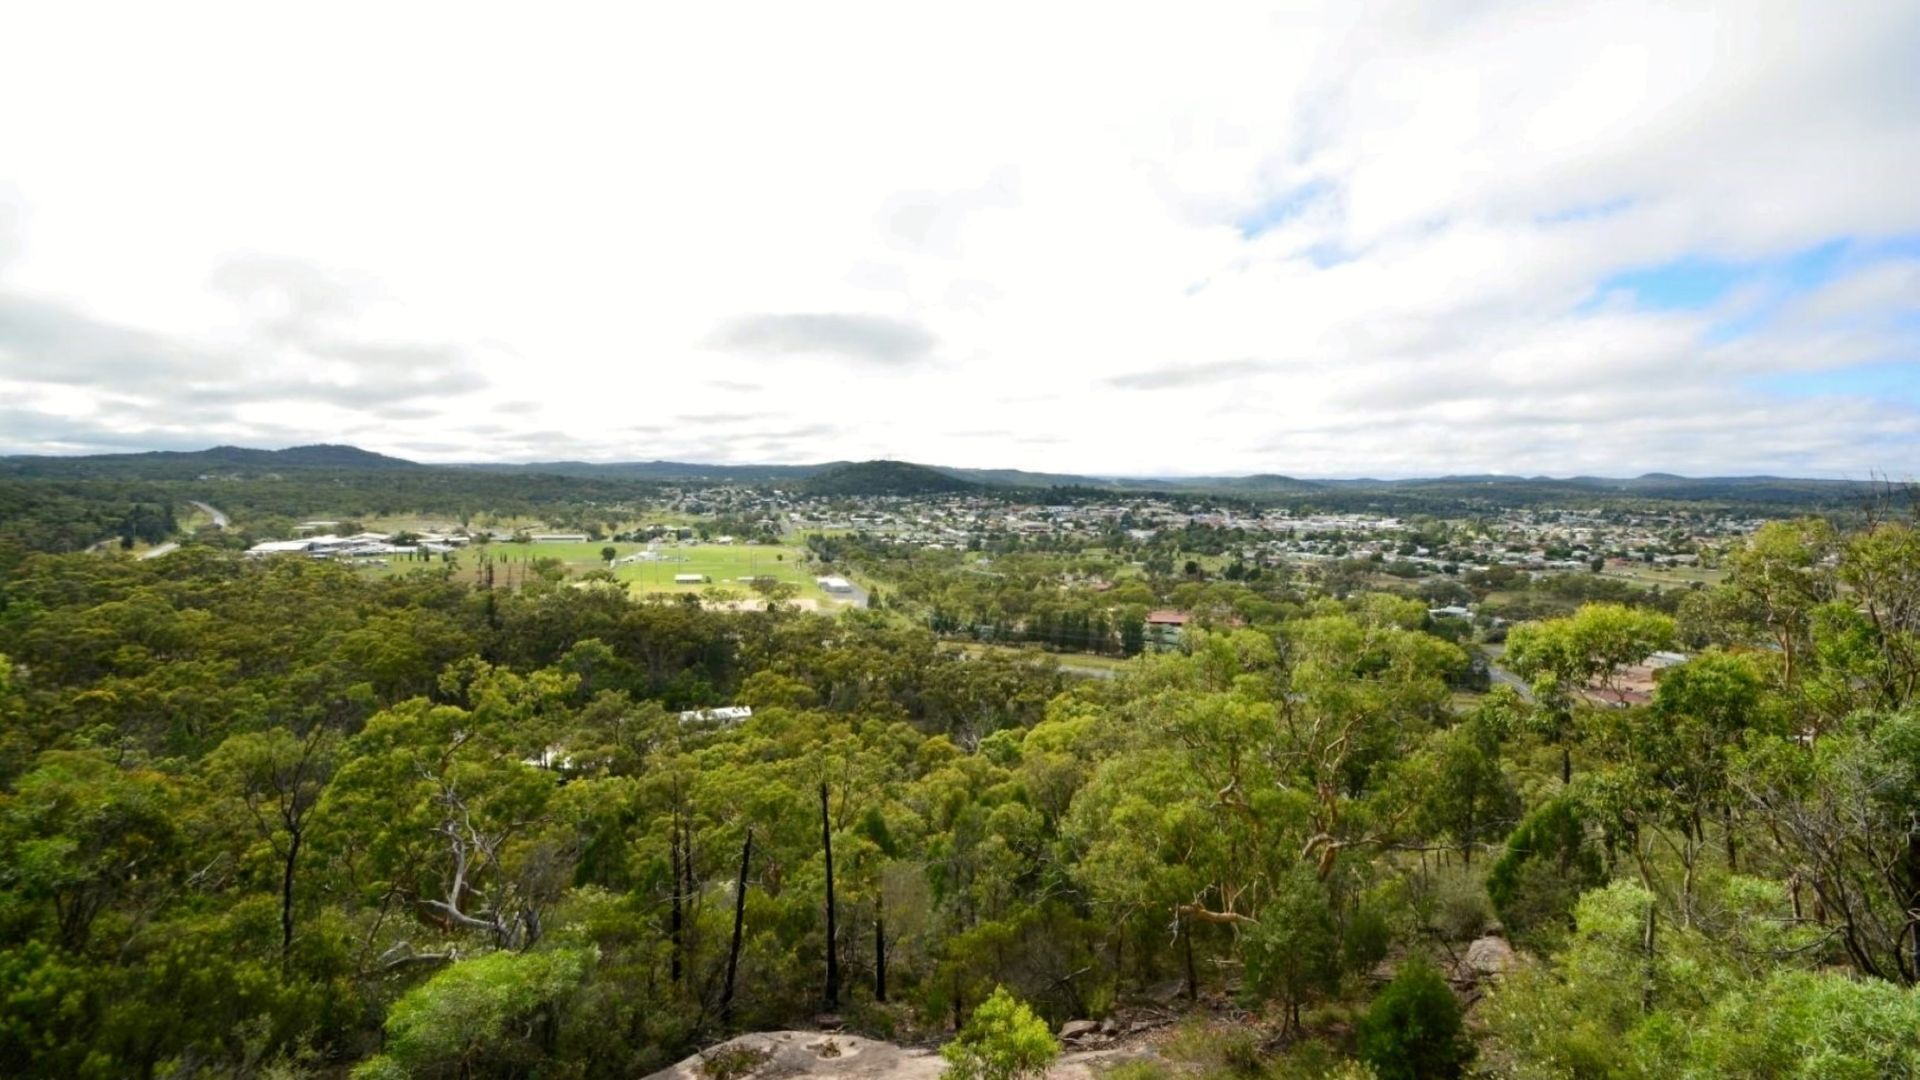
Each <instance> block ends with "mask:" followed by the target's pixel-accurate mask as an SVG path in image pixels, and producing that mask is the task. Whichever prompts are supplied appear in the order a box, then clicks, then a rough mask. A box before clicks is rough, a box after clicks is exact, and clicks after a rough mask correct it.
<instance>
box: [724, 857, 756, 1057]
mask: <svg viewBox="0 0 1920 1080" xmlns="http://www.w3.org/2000/svg"><path fill="white" fill-rule="evenodd" d="M752 859H753V826H751V825H749V826H747V839H746V841H745V842H744V843H742V844H741V845H740V877H739V878H738V879H737V880H736V881H735V882H734V886H733V944H732V945H730V946H728V948H727V987H726V989H725V990H724V991H722V992H721V994H720V1023H721V1024H723V1025H725V1024H729V1023H732V1022H733V973H734V972H735V971H736V970H738V969H739V967H740V928H741V926H742V925H743V924H744V923H745V922H746V918H747V865H748V863H749V862H751V861H752Z"/></svg>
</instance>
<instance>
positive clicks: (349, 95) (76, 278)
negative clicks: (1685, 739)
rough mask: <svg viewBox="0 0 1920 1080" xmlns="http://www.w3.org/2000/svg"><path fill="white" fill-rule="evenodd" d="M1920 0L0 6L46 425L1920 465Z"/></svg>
mask: <svg viewBox="0 0 1920 1080" xmlns="http://www.w3.org/2000/svg"><path fill="white" fill-rule="evenodd" d="M1916 58H1920V4H1916V3H1914V2H1913V0H1889V2H1884V3H1876V2H1870V0H1858V2H1856V0H1825V2H1820V3H1807V4H1799V5H1795V4H1777V3H1764V2H1758V0H1738V2H1734V3H1727V4H1722V5H1714V4H1705V3H1700V4H1695V3H1688V4H1678V3H1667V4H1658V5H1640V4H1634V3H1623V2H1619V0H1609V2H1606V3H1598V4H1592V5H1583V4H1573V3H1562V2H1555V3H1550V4H1540V3H1533V2H1527V3H1513V4H1499V3H1429V4H1363V3H1353V2H1348V0H1336V2H1332V3H1328V4H1326V5H1324V7H1321V8H1317V9H1316V8H1315V7H1314V6H1312V5H1304V4H1289V5H1285V7H1284V10H1281V9H1277V8H1274V7H1271V6H1234V5H1210V4H1154V5H1142V6H1140V7H1137V8H1136V7H1132V6H1128V5H1121V4H1115V3H1111V2H1103V3H1098V4H1088V5H1075V4H1064V3H1031V2H1027V3H1018V4H1008V5H995V4H985V3H979V2H973V3H965V4H940V5H933V4H917V3H904V4H903V3H898V2H888V3H880V4H874V5H872V6H856V5H852V4H843V3H809V4H795V3H790V2H789V3H779V4H770V5H766V6H764V7H762V6H753V5H740V4H635V3H620V4H606V5H573V4H526V3H518V4H512V5H501V6H493V5H486V4H477V3H473V2H470V0H468V2H462V3H457V4H448V5H444V6H442V5H431V4H424V3H404V4H393V3H380V4H364V5H363V4H352V3H344V4H343V3H329V4H304V5H290V4H262V3H258V2H247V3H239V4H234V5H232V6H225V7H221V6H211V5H204V4H196V3H164V4H155V3H139V4H130V5H127V6H125V7H118V6H103V5H95V4H90V3H67V2H63V3H41V4H16V5H10V6H9V7H8V9H7V11H6V13H5V15H4V16H0V452H43V453H76V452H89V451H97V450H106V449H129V448H131V449H187V448H200V447H205V446H208V445H211V444H214V443H221V442H227V443H238V444H243V445H252V446H286V445H293V444H298V443H305V442H315V441H327V442H350V443H354V444H357V445H360V446H364V447H368V448H370V449H376V450H380V451H385V452H388V453H393V454H399V455H403V456H407V457H412V458H415V459H418V460H427V461H454V460H477V459H491V460H552V459H562V458H580V459H589V460H634V459H653V458H674V459H682V460H696V461H715V462H807V461H820V460H830V459H839V458H853V459H858V458H868V457H877V456H887V457H897V458H905V459H909V460H916V461H925V462H935V463H941V464H952V465H974V466H999V467H1020V468H1030V469H1045V470H1071V471H1078V472H1087V473H1100V474H1127V473H1131V474H1149V473H1157V474H1181V473H1186V474H1192V473H1246V472H1278V473H1288V474H1294V475H1304V476H1355V475H1377V476H1405V475H1432V474H1438V473H1446V472H1479V471H1495V472H1509V473H1523V474H1533V473H1554V474H1568V473H1606V474H1632V473H1638V472H1642V471H1647V470H1668V471H1677V472H1687V473H1693V474H1707V473H1722V474H1724V473H1735V472H1754V471H1768V472H1778V473H1788V474H1796V475H1840V476H1853V477H1866V476H1868V475H1870V474H1872V473H1875V472H1880V473H1889V474H1892V475H1894V476H1895V477H1905V476H1912V475H1914V474H1915V473H1916V472H1917V471H1920V59H1916Z"/></svg>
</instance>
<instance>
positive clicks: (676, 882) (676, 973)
mask: <svg viewBox="0 0 1920 1080" xmlns="http://www.w3.org/2000/svg"><path fill="white" fill-rule="evenodd" d="M667 835H668V840H667V843H668V849H669V850H668V859H669V860H670V861H671V862H672V863H673V867H672V869H673V907H672V908H671V910H670V911H669V912H668V914H667V934H668V936H669V937H671V938H672V939H673V981H674V983H675V984H676V985H678V983H679V982H680V951H681V949H682V948H683V947H684V946H685V944H686V943H685V941H684V940H683V939H682V936H681V927H680V914H681V913H680V882H681V863H682V862H683V861H684V856H683V855H682V854H681V851H680V816H679V815H678V814H675V815H674V818H673V824H671V825H669V826H668V828H667Z"/></svg>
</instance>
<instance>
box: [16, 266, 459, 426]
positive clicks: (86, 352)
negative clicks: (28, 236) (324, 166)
mask: <svg viewBox="0 0 1920 1080" xmlns="http://www.w3.org/2000/svg"><path fill="white" fill-rule="evenodd" d="M213 282H214V285H215V287H216V289H218V290H219V291H221V292H223V293H226V294H228V295H231V296H234V297H235V298H236V299H238V300H241V301H243V302H244V303H248V304H254V303H259V304H261V305H262V307H263V308H264V309H265V315H264V317H262V318H260V319H258V320H256V321H254V322H253V323H252V324H251V327H252V328H251V331H250V333H249V334H248V335H247V336H245V337H244V338H243V339H241V340H239V341H234V342H224V343H218V344H207V343H203V342H197V341H190V340H186V339H183V338H177V337H174V336H170V335H166V334H161V333H155V332H152V331H147V330H142V329H137V328H134V327H129V326H124V325H121V324H118V323H115V322H112V321H109V320H106V319H102V318H99V317H97V316H95V315H93V314H91V313H89V312H87V311H84V310H82V309H80V308H78V307H75V306H72V305H68V304H64V303H60V302H56V301H52V300H46V299H42V298H38V297H34V296H29V295H25V294H23V293H20V292H18V291H15V290H10V289H7V288H4V287H0V380H8V381H13V382H18V383H22V384H26V387H27V388H28V394H27V396H28V397H29V398H32V397H34V396H35V394H34V391H35V390H36V389H38V390H45V389H48V388H56V387H69V388H79V389H83V390H86V391H90V392H91V396H92V397H93V399H94V412H93V414H92V418H91V419H90V420H87V421H79V422H74V421H59V422H57V423H56V424H55V425H54V426H55V428H56V429H57V428H58V427H59V425H60V424H68V425H69V426H71V427H72V428H73V430H74V431H75V432H76V433H77V435H76V438H78V439H80V441H82V442H84V443H85V444H86V445H119V444H118V443H116V442H114V441H112V439H113V438H114V437H115V436H114V433H115V432H119V433H123V434H125V435H126V436H127V437H128V438H133V437H134V436H136V435H138V436H139V437H140V438H145V439H147V440H148V441H149V442H153V443H155V444H156V445H157V444H159V443H167V444H169V445H171V444H172V443H173V441H174V440H173V439H172V438H171V437H170V436H169V435H168V433H169V432H172V431H175V430H181V429H184V430H188V431H196V430H197V431H200V432H202V433H203V434H202V435H201V436H200V437H201V439H202V441H204V440H205V434H204V433H205V432H206V431H208V430H210V429H213V428H215V427H217V428H218V429H219V430H225V431H228V432H235V433H241V434H244V433H247V432H251V431H254V430H257V429H256V428H254V427H253V426H252V425H249V424H247V423H246V422H245V421H244V420H243V419H242V418H241V417H242V414H243V413H244V412H245V411H246V409H247V407H249V406H256V405H262V404H267V403H276V402H295V403H300V404H324V405H331V406H336V407H339V408H343V409H348V410H353V411H357V412H362V413H366V414H370V415H373V416H381V417H385V418H389V419H402V418H413V419H420V418H425V417H428V416H431V415H435V414H437V413H438V412H439V409H437V408H435V405H436V403H438V402H440V401H441V400H442V399H445V398H448V397H453V396H457V395H461V394H465V393H469V392H472V391H475V390H479V389H481V388H483V387H485V386H486V385H487V380H486V379H485V377H484V376H483V375H482V373H481V372H480V371H479V369H478V368H477V367H476V365H475V364H474V363H473V361H472V358H471V357H469V356H468V355H467V354H466V353H465V352H464V350H462V349H460V348H459V347H457V346H453V345H450V344H445V343H437V342H430V343H421V342H408V341H383V340H373V339H366V338H362V337H357V336H355V335H354V334H353V333H352V332H351V330H352V327H351V315H352V313H353V310H354V306H355V305H354V300H353V293H352V291H351V290H350V289H349V288H348V287H347V286H345V285H343V284H342V283H340V282H339V281H338V280H337V279H334V278H331V277H329V276H328V275H326V274H325V273H324V272H322V271H320V270H318V269H316V268H314V267H311V266H307V265H305V264H302V263H299V262H296V261H293V260H284V259H281V260H270V261H269V260H263V259H258V258H252V257H250V258H247V259H244V260H238V261H235V262H232V263H229V264H226V265H224V266H222V267H221V268H220V269H218V270H216V272H215V274H214V276H213ZM35 415H42V416H44V415H46V414H43V413H40V414H35ZM29 426H33V427H42V426H43V425H18V424H16V426H15V427H14V428H13V430H12V431H11V432H10V435H11V437H12V440H13V442H14V444H15V445H21V444H22V443H23V442H26V441H27V440H26V439H25V436H24V435H23V434H22V432H24V431H25V430H27V427H29ZM140 433H145V434H140ZM263 434H264V433H263ZM82 436H83V437H84V438H82ZM69 441H72V440H69ZM269 441H277V440H275V439H273V437H272V436H269Z"/></svg>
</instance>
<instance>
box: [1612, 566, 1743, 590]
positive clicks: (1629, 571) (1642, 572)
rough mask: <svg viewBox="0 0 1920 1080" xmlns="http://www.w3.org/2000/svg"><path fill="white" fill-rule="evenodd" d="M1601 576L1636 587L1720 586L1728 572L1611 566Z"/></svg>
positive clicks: (1662, 567)
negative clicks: (1698, 584) (1618, 579)
mask: <svg viewBox="0 0 1920 1080" xmlns="http://www.w3.org/2000/svg"><path fill="white" fill-rule="evenodd" d="M1600 576H1601V577H1611V578H1620V579H1621V580H1623V581H1631V582H1633V583H1634V584H1636V585H1661V586H1673V585H1691V584H1692V583H1694V582H1696V581H1699V582H1704V583H1706V584H1708V585H1718V584H1719V583H1720V582H1722V581H1725V580H1726V579H1727V572H1726V571H1725V570H1717V569H1704V568H1702V567H1698V566H1671V567H1667V566H1632V567H1622V568H1619V569H1615V568H1614V567H1611V566H1609V567H1607V568H1606V569H1605V570H1602V571H1601V572H1600Z"/></svg>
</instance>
